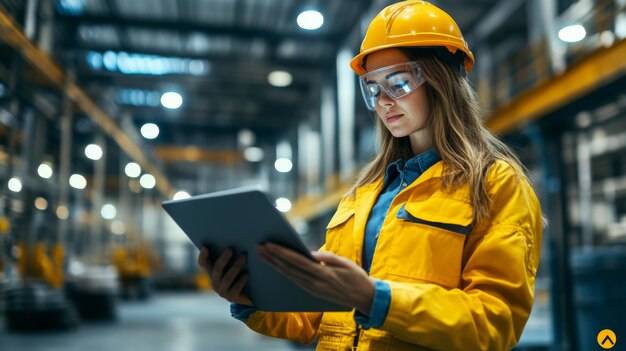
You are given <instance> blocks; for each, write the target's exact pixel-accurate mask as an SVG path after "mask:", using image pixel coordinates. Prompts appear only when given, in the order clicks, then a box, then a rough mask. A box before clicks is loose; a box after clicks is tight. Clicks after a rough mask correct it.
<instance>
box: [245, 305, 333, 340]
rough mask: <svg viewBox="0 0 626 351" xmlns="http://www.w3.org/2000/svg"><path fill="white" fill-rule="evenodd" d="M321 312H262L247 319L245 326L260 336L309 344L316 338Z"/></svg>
mask: <svg viewBox="0 0 626 351" xmlns="http://www.w3.org/2000/svg"><path fill="white" fill-rule="evenodd" d="M322 314H323V312H300V313H295V312H263V311H257V312H254V313H253V314H251V315H250V317H248V319H247V320H246V325H247V326H248V327H249V328H250V329H252V330H254V331H256V332H258V333H261V334H264V335H267V336H272V337H275V338H281V339H289V340H294V341H298V342H301V343H304V344H310V343H311V342H313V340H315V339H316V338H317V333H318V330H319V325H320V321H321V320H322Z"/></svg>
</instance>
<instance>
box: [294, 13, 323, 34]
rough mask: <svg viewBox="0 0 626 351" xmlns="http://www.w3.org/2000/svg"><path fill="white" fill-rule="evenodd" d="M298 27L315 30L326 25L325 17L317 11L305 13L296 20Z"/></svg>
mask: <svg viewBox="0 0 626 351" xmlns="http://www.w3.org/2000/svg"><path fill="white" fill-rule="evenodd" d="M296 22H297V23H298V26H300V28H302V29H306V30H315V29H318V28H320V27H321V26H322V25H323V24H324V16H322V14H321V13H319V12H318V11H315V10H308V11H303V12H301V13H300V14H299V15H298V18H297V19H296Z"/></svg>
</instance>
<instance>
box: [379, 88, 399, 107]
mask: <svg viewBox="0 0 626 351" xmlns="http://www.w3.org/2000/svg"><path fill="white" fill-rule="evenodd" d="M378 104H379V105H380V106H381V107H389V106H393V105H395V104H396V101H395V100H394V99H392V98H390V97H389V95H387V94H386V93H385V91H383V90H382V89H381V90H380V96H379V97H378Z"/></svg>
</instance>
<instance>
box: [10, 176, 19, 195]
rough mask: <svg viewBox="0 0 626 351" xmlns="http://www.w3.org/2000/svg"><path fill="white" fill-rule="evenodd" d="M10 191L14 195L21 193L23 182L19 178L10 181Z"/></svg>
mask: <svg viewBox="0 0 626 351" xmlns="http://www.w3.org/2000/svg"><path fill="white" fill-rule="evenodd" d="M9 190H11V191H12V192H14V193H19V192H20V191H22V180H21V179H20V178H17V177H13V178H11V179H9Z"/></svg>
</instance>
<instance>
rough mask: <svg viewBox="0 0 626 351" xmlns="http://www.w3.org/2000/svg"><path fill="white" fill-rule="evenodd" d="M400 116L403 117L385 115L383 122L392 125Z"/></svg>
mask: <svg viewBox="0 0 626 351" xmlns="http://www.w3.org/2000/svg"><path fill="white" fill-rule="evenodd" d="M402 116H404V115H402V114H399V115H387V116H386V117H385V120H386V121H387V123H393V122H395V121H397V120H399V119H400V117H402Z"/></svg>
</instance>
